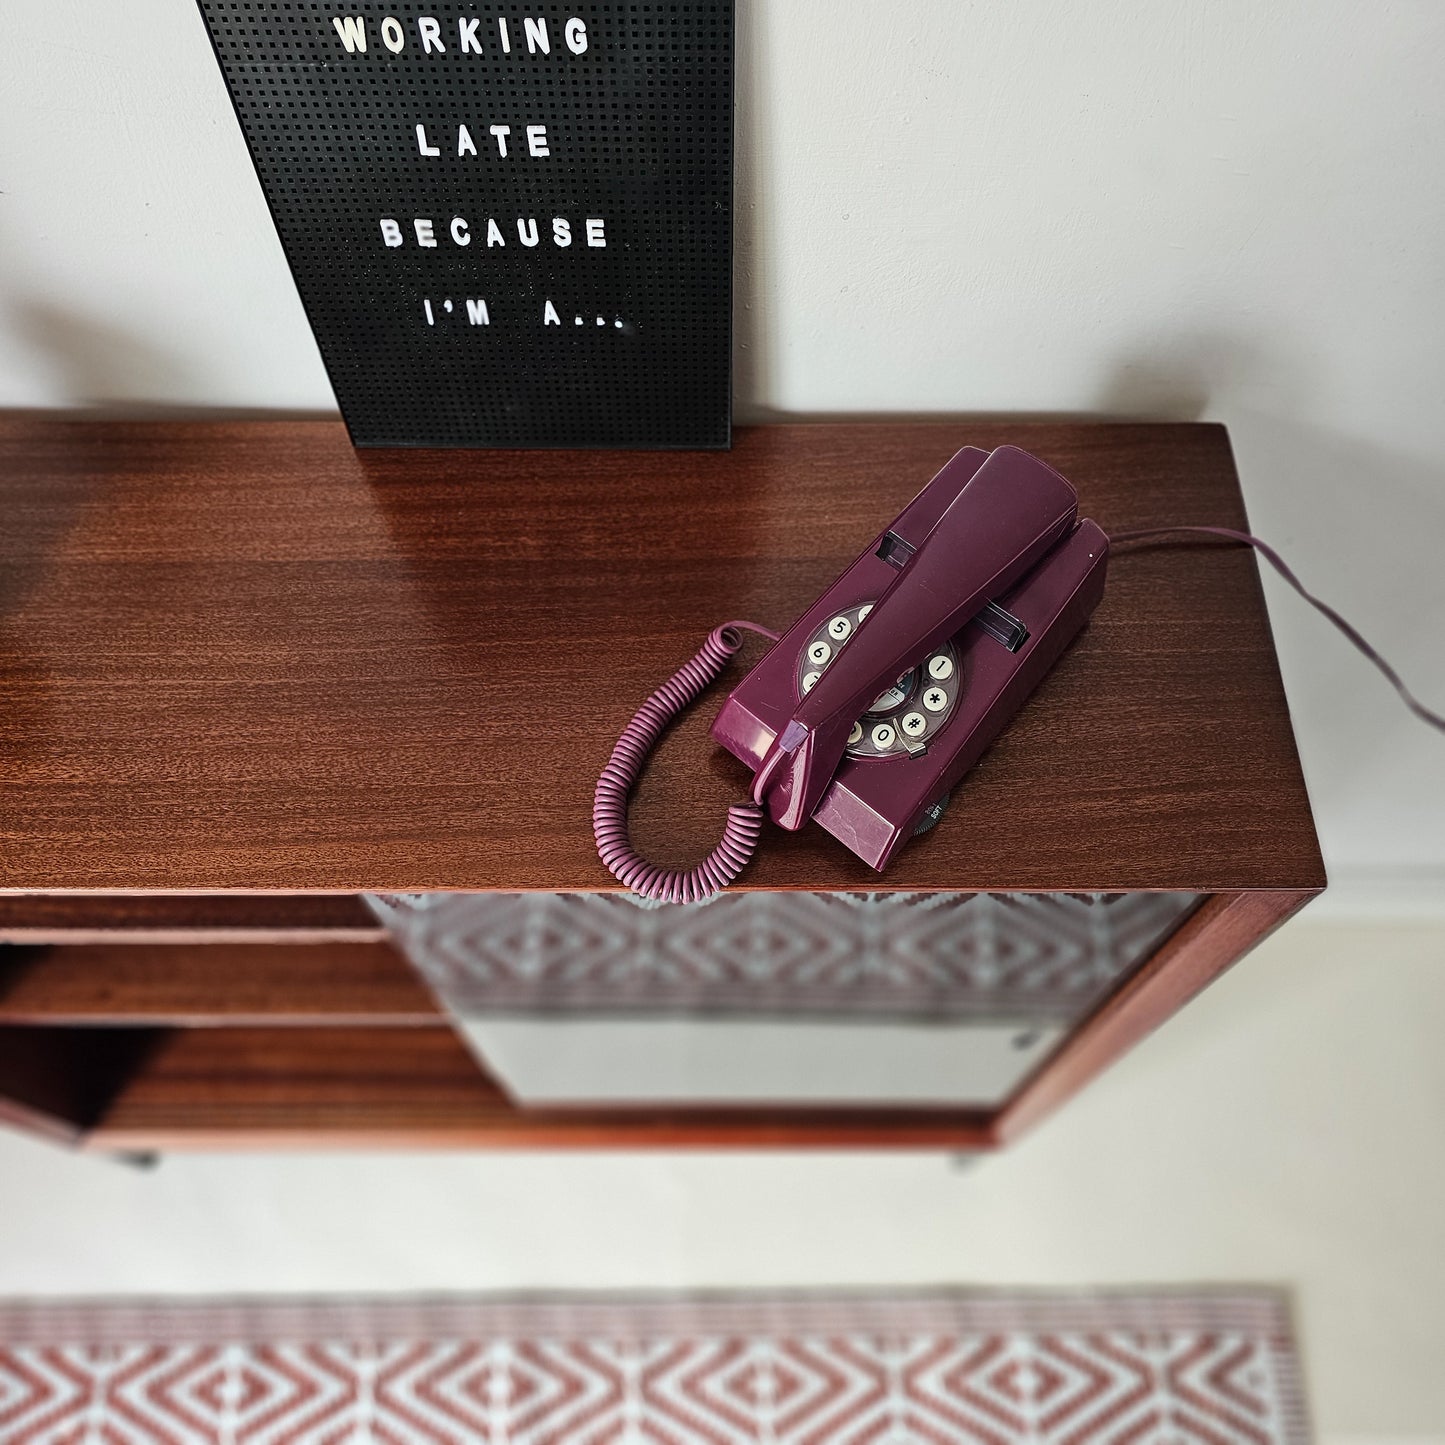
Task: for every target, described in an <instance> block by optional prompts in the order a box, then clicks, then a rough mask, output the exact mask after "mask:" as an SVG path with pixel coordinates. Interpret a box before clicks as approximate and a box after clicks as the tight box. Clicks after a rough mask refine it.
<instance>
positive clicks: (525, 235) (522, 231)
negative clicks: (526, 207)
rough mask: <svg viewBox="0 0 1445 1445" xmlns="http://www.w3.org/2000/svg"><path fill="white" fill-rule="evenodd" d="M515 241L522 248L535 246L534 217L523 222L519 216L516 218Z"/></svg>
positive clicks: (535, 219)
mask: <svg viewBox="0 0 1445 1445" xmlns="http://www.w3.org/2000/svg"><path fill="white" fill-rule="evenodd" d="M517 239H518V240H519V241H521V243H522V244H523V245H524V246H535V245H536V244H537V218H536V217H535V216H530V217H528V219H527V220H525V221H524V220H523V219H522V218H521V217H520V216H518V217H517Z"/></svg>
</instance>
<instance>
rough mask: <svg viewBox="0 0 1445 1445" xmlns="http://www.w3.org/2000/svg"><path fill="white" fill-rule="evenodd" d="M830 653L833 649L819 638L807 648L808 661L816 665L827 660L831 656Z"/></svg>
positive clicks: (821, 664) (820, 665)
mask: <svg viewBox="0 0 1445 1445" xmlns="http://www.w3.org/2000/svg"><path fill="white" fill-rule="evenodd" d="M832 655H833V649H832V648H831V647H829V646H828V644H827V643H826V642H823V641H821V640H820V641H818V642H815V643H814V644H813V645H812V646H811V647H810V648H809V649H808V661H809V662H811V663H813V664H814V665H815V666H817V667H822V666H823V664H824V663H825V662H827V660H828V659H829V658H830V657H832Z"/></svg>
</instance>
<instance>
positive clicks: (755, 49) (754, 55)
mask: <svg viewBox="0 0 1445 1445" xmlns="http://www.w3.org/2000/svg"><path fill="white" fill-rule="evenodd" d="M761 10H762V4H761V0H737V8H736V12H735V21H734V24H735V26H736V30H735V34H734V40H733V46H734V50H735V65H734V75H735V77H736V78H735V81H734V87H735V88H734V94H733V357H732V373H733V406H734V409H735V415H734V420H735V421H739V420H749V419H752V417H753V416H754V414H755V412H756V410H757V398H758V397H762V396H766V395H767V394H768V389H769V386H770V381H771V378H770V370H771V368H770V360H771V357H770V349H769V339H768V334H767V325H766V317H765V315H764V313H763V309H762V308H763V306H764V297H765V295H766V288H765V286H764V285H763V278H762V263H763V257H764V256H765V255H766V254H767V248H766V246H765V244H764V243H763V242H762V241H761V239H760V237H759V228H760V224H761V223H760V221H759V219H758V205H759V203H760V202H761V203H762V205H763V207H764V215H766V214H767V199H766V198H767V175H766V165H767V147H766V141H765V138H764V136H765V132H766V130H767V126H766V124H765V120H766V117H765V114H764V112H765V109H766V104H767V92H766V89H765V87H764V83H763V70H764V64H765V54H764V47H763V38H762V33H761V30H762V22H761V15H760V11H761ZM738 412H740V413H741V415H737V414H736V413H738Z"/></svg>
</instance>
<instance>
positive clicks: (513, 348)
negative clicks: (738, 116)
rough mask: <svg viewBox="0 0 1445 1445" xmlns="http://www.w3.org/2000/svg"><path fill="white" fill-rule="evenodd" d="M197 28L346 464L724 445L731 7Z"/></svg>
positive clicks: (260, 8) (291, 19) (524, 5)
mask: <svg viewBox="0 0 1445 1445" xmlns="http://www.w3.org/2000/svg"><path fill="white" fill-rule="evenodd" d="M200 6H201V11H202V13H203V15H204V16H205V20H206V24H207V26H208V27H209V30H210V33H211V41H212V44H213V45H214V46H215V50H216V55H217V57H218V58H219V60H220V63H221V69H222V71H223V72H224V73H225V77H226V85H227V87H228V89H229V90H230V92H231V100H232V102H233V103H234V105H235V107H236V114H237V115H238V116H239V118H240V121H241V125H242V128H243V129H244V131H245V133H246V141H247V144H248V145H249V146H250V149H251V157H252V160H253V161H254V162H255V165H256V170H257V172H258V173H259V175H260V178H261V184H262V187H263V189H264V190H265V193H266V199H267V201H268V202H269V204H270V207H271V214H272V216H273V217H274V218H275V222H276V227H277V230H278V231H279V232H280V235H281V242H282V244H283V246H284V247H285V250H286V257H287V260H288V261H289V262H290V264H291V271H292V274H293V275H294V276H295V278H296V286H297V289H298V290H299V291H300V293H301V300H302V303H303V304H304V305H305V307H306V314H307V316H308V317H309V319H310V321H311V326H312V329H313V330H314V331H315V333H316V339H317V342H318V343H319V345H320V347H321V354H322V357H323V359H324V360H325V362H326V369H327V371H328V372H329V373H330V376H331V383H332V386H333V387H334V388H335V390H336V396H337V399H338V400H339V401H340V403H341V410H342V413H343V415H344V416H345V418H346V424H347V426H348V427H349V429H350V431H351V438H352V441H353V442H354V443H356V445H358V446H477V447H487V446H502V447H531V446H566V447H573V446H576V447H588V446H597V447H725V446H727V445H728V442H729V420H730V416H729V404H730V399H731V386H730V361H731V331H732V324H731V323H732V317H731V305H732V75H733V6H732V0H688V3H677V4H671V3H666V0H652V3H645V4H643V3H636V4H634V3H631V0H613V3H609V4H596V3H589V0H566V3H562V4H549V3H545V0H517V3H516V4H510V3H506V0H502V3H500V4H499V3H495V0H493V3H475V0H422V3H420V4H417V3H409V0H385V3H381V4H375V3H370V0H349V3H347V0H334V3H317V0H270V3H266V0H200Z"/></svg>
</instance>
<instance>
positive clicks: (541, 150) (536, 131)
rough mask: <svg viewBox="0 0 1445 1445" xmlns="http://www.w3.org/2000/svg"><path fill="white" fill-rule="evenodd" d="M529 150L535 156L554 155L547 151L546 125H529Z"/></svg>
mask: <svg viewBox="0 0 1445 1445" xmlns="http://www.w3.org/2000/svg"><path fill="white" fill-rule="evenodd" d="M527 149H528V150H529V151H531V152H532V154H533V155H534V156H549V155H551V154H552V152H551V151H549V150H548V149H547V127H546V126H545V125H529V126H528V127H527Z"/></svg>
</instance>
